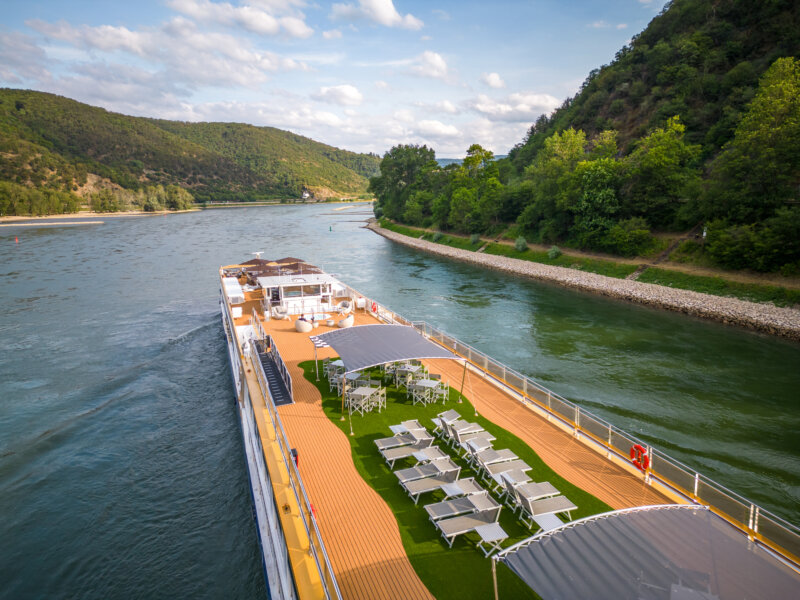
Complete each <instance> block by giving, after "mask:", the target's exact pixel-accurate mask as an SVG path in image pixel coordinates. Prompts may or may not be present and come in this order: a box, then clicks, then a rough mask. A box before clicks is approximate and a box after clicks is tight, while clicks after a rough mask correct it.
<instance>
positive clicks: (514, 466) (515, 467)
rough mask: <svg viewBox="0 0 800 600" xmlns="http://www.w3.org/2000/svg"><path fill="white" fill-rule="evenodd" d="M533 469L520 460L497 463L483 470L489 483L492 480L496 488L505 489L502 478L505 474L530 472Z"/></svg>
mask: <svg viewBox="0 0 800 600" xmlns="http://www.w3.org/2000/svg"><path fill="white" fill-rule="evenodd" d="M532 468H533V467H531V466H530V465H529V464H528V463H526V462H525V461H523V460H520V459H517V460H509V461H506V462H501V463H495V464H493V465H488V466H487V467H486V468H485V469H483V472H484V479H485V480H487V481H488V480H489V479H492V480H493V481H494V483H495V488H496V489H501V488H502V487H503V478H502V476H501V475H502V474H503V473H505V472H506V471H523V472H524V471H530V470H531V469H532Z"/></svg>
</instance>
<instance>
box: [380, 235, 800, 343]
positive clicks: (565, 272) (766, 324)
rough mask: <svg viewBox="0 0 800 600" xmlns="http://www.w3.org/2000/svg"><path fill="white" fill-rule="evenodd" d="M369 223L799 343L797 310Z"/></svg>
mask: <svg viewBox="0 0 800 600" xmlns="http://www.w3.org/2000/svg"><path fill="white" fill-rule="evenodd" d="M367 227H368V228H369V229H371V230H372V231H373V232H375V233H377V234H378V235H381V236H383V237H385V238H387V239H389V240H392V241H394V242H397V243H399V244H403V245H404V246H409V247H412V248H416V249H419V250H423V251H425V252H430V253H432V254H438V255H439V256H445V257H448V258H452V259H455V260H460V261H463V262H469V263H472V264H476V265H480V266H483V267H487V268H490V269H495V270H498V271H504V272H506V273H512V274H515V275H521V276H523V277H531V278H534V279H541V280H544V281H550V282H553V283H557V284H559V285H563V286H566V287H571V288H575V289H579V290H582V291H586V292H591V293H595V294H601V295H603V296H608V297H612V298H618V299H621V300H627V301H630V302H636V303H638V304H645V305H648V306H654V307H657V308H664V309H667V310H672V311H676V312H682V313H685V314H689V315H694V316H697V317H701V318H705V319H713V320H715V321H720V322H722V323H727V324H733V325H738V326H741V327H747V328H749V329H754V330H756V331H761V332H764V333H769V334H771V335H778V336H781V337H785V338H788V339H792V340H795V341H800V310H797V309H793V308H779V307H776V306H773V305H771V304H758V303H755V302H746V301H744V300H739V299H736V298H726V297H722V296H712V295H710V294H703V293H700V292H693V291H689V290H681V289H675V288H670V287H665V286H660V285H654V284H650V283H642V282H639V281H632V280H628V279H615V278H612V277H606V276H603V275H597V274H595V273H586V272H584V271H578V270H575V269H568V268H565V267H556V266H551V265H544V264H541V263H535V262H530V261H525V260H520V259H516V258H509V257H505V256H499V255H493V254H485V253H479V252H473V251H470V250H462V249H459V248H453V247H450V246H444V245H442V244H436V243H433V242H428V241H425V240H420V239H414V238H410V237H408V236H405V235H401V234H399V233H395V232H393V231H389V230H387V229H384V228H382V227H380V225H379V224H378V223H377V222H371V223H369V225H368V226H367Z"/></svg>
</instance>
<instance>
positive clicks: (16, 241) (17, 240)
mask: <svg viewBox="0 0 800 600" xmlns="http://www.w3.org/2000/svg"><path fill="white" fill-rule="evenodd" d="M14 243H15V244H19V238H18V237H17V236H14Z"/></svg>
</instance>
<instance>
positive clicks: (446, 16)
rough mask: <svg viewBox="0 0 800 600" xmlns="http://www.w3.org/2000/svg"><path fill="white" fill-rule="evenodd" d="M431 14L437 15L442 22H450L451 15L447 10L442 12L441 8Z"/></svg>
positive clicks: (435, 9)
mask: <svg viewBox="0 0 800 600" xmlns="http://www.w3.org/2000/svg"><path fill="white" fill-rule="evenodd" d="M431 12H432V13H433V14H435V15H436V16H437V17H439V18H440V19H441V20H442V21H449V20H450V13H448V12H447V11H446V10H442V9H441V8H434V9H433V10H432V11H431Z"/></svg>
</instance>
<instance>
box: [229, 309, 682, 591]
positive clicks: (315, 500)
mask: <svg viewBox="0 0 800 600" xmlns="http://www.w3.org/2000/svg"><path fill="white" fill-rule="evenodd" d="M257 306H258V302H257V300H256V299H255V298H251V299H249V300H248V302H246V303H245V305H244V308H245V310H244V311H243V316H242V317H241V320H237V321H238V322H237V325H239V324H241V325H244V324H246V323H249V322H250V320H249V317H247V314H248V313H252V309H253V308H257ZM356 313H357V314H356V315H355V325H367V324H376V323H378V322H379V321H378V320H377V319H376V318H375V317H374V316H373V315H372V314H371V313H369V312H368V311H356ZM261 324H262V326H263V328H264V330H265V331H266V333H267V334H268V335H270V336H271V337H272V339H273V341H274V343H275V345H276V347H277V348H278V350H279V352H280V354H281V356H282V358H283V360H284V361H285V363H286V365H287V367H288V369H289V371H290V374H291V376H292V381H293V385H294V400H295V402H294V404H292V405H289V406H282V407H279V409H278V412H279V414H280V416H281V420H282V422H283V425H284V427H285V429H286V433H287V435H288V437H289V439H290V440H291V443H292V444H293V445H294V447H295V448H296V449H297V451H298V455H299V470H300V473H301V476H302V478H303V481H304V484H305V486H306V489H307V490H308V493H309V497H310V498H311V502H312V504H313V506H314V512H315V516H316V518H317V521H318V523H319V526H320V529H321V532H322V535H323V539H324V541H325V545H326V548H327V551H328V554H329V556H330V559H331V563H332V566H333V570H334V572H335V574H336V577H337V580H338V583H339V586H340V589H341V591H342V596H343V597H344V598H364V599H368V598H397V597H398V594H399V593H400V594H401V595H402V597H404V598H431V597H432V595H431V592H430V591H429V590H428V589H427V587H426V585H425V583H424V582H423V581H422V580H421V578H420V577H419V576H418V575H417V572H416V571H415V569H414V567H413V566H412V562H411V561H410V559H409V556H408V553H407V551H406V549H405V548H404V546H403V539H402V536H401V534H400V532H399V530H398V521H397V517H396V516H395V514H394V513H393V511H392V509H391V507H390V506H389V505H387V503H386V502H385V501H384V500H383V499H382V497H381V495H379V494H378V493H377V492H376V491H375V490H374V489H373V488H372V487H371V486H370V485H369V484H368V483H367V482H366V481H365V479H364V478H363V477H362V475H361V474H360V473H359V471H358V469H357V467H356V465H355V464H354V459H353V455H352V453H353V448H352V447H351V443H350V439H348V437H349V436H348V435H347V434H346V432H345V431H343V430H342V428H341V427H340V426H339V424H340V423H338V419H335V418H330V415H327V414H326V412H325V410H324V409H323V405H322V396H321V393H320V390H319V389H318V388H317V386H315V385H314V382H313V381H309V380H308V379H306V377H305V376H304V370H303V368H302V367H301V366H300V365H301V363H304V362H306V361H313V359H314V346H313V344H312V343H311V342H310V341H309V339H308V338H309V335H319V334H321V333H325V332H327V331H331V330H332V329H335V328H330V327H326V326H325V324H324V323H322V324H320V326H319V327H318V328H317V329H315V330H314V331H313V333H312V334H307V333H298V332H297V331H295V327H294V324H293V322H292V321H291V320H275V319H272V320H269V321H262V322H261ZM335 356H336V353H335V352H334V350H333V349H331V348H321V349H318V350H317V357H318V359H319V364H320V367H321V365H322V360H323V359H324V358H332V357H335ZM423 363H424V364H426V366H427V367H428V369H429V370H430V372H432V373H439V374H441V375H442V379H443V380H444V381H446V382H447V383H449V385H450V386H451V388H453V389H459V387H460V386H461V384H462V379H464V380H465V384H464V396H465V397H466V399H467V400H469V401H470V402H471V403H472V406H474V410H475V411H477V413H478V414H480V415H481V416H482V417H484V418H486V419H488V420H489V421H491V422H492V423H494V424H496V425H497V426H499V427H500V428H502V429H505V430H506V431H508V432H510V433H512V434H513V435H515V436H517V437H518V438H519V439H520V440H522V441H523V442H524V443H525V444H527V445H528V446H529V447H530V449H532V450H533V451H534V452H535V453H536V454H538V455H539V457H541V458H542V459H543V460H544V461H545V462H546V463H547V464H548V465H549V466H550V467H551V468H552V469H553V470H554V471H556V472H557V473H558V474H559V475H560V476H561V477H563V478H564V479H566V480H568V481H570V482H572V483H573V484H574V485H576V486H577V487H580V488H582V489H583V490H585V491H586V492H588V493H589V494H591V495H593V496H595V497H596V498H598V499H599V500H600V501H601V502H602V503H604V504H605V505H608V506H610V507H612V508H614V509H618V508H627V507H633V506H640V505H652V504H664V503H665V502H669V501H670V500H668V499H667V498H665V496H663V495H662V494H660V493H658V492H657V491H655V490H654V489H653V488H652V487H651V486H649V485H647V484H646V483H644V481H643V480H642V478H641V477H637V476H635V475H634V474H632V473H630V472H629V471H628V470H626V469H624V468H623V467H621V466H618V465H615V464H614V463H612V462H611V461H609V460H607V459H606V458H605V457H604V456H602V455H601V454H599V453H597V452H596V451H593V450H591V449H589V448H587V447H586V445H585V444H584V443H582V442H581V441H579V440H577V439H576V438H575V437H574V436H573V435H570V434H569V433H567V432H566V431H564V430H562V429H561V428H560V427H559V426H558V425H556V424H555V423H553V422H551V421H548V420H547V419H545V418H543V417H542V416H540V415H539V414H537V413H536V412H535V411H533V410H531V409H530V408H529V407H526V406H525V405H524V404H522V403H521V402H520V401H519V400H518V399H516V398H514V397H513V396H512V394H511V393H509V392H507V391H504V390H502V389H500V388H498V387H497V386H496V385H494V384H492V383H491V382H490V381H487V380H486V379H484V378H482V377H479V376H477V375H476V374H475V373H472V372H468V373H467V375H466V377H464V368H463V366H462V363H461V362H456V361H452V360H429V361H423ZM320 379H321V380H322V382H323V383H325V380H324V375H323V374H320ZM466 406H467V405H466V404H463V405H461V404H456V403H454V402H452V401H451V402H448V403H447V406H446V407H442V405H441V404H438V405H437V410H438V411H439V412H441V411H444V410H446V409H449V408H455V409H456V410H458V411H459V412H462V413H463V416H464V418H466V419H467V420H473V417H474V416H475V412H472V409H470V410H464V407H466ZM408 410H410V411H411V412H412V413H413V412H414V408H413V407H408ZM362 419H363V418H362V417H361V416H359V415H353V417H352V427H353V429H354V430H355V433H356V436H355V437H357V438H358V434H359V428H360V424H361V422H362ZM398 422H399V421H398ZM423 424H425V425H426V427H428V429H429V431H430V430H431V429H432V428H433V426H432V424H431V422H430V420H429V419H428V420H427V422H424V423H423ZM348 425H349V422H348ZM383 435H385V436H389V435H391V432H390V431H389V430H388V429H387V430H386V431H384V432H383ZM360 445H361V446H362V447H361V449H360V450H356V452H359V451H364V452H371V453H374V455H375V456H377V457H379V455H378V452H377V450H376V448H375V447H374V445H372V444H371V443H369V444H368V445H367V447H366V448H364V447H363V446H364V444H360ZM370 446H371V447H370ZM380 468H381V469H383V470H387V469H388V467H386V465H385V463H382V464H381V467H380ZM395 485H397V484H396V482H395ZM397 487H398V489H399V486H397ZM430 501H433V500H430ZM410 503H411V502H410V500H409V504H410ZM424 503H425V502H423V501H421V502H420V503H419V505H418V506H415V507H414V509H415V510H417V511H419V512H421V513H422V514H424V510H423V508H422V505H423V504H424ZM504 510H506V509H504ZM428 525H429V527H430V532H429V533H430V535H431V537H433V538H436V539H437V540H440V539H441V538H438V537H437V536H438V532H437V531H436V529H435V528H434V526H433V525H432V524H430V523H429V524H428ZM518 539H519V538H517V541H518ZM442 544H443V543H442ZM442 548H443V551H445V552H446V551H449V552H453V557H454V559H455V558H456V557H457V556H458V555H459V554H458V553H457V550H458V549H459V548H460V549H461V552H463V550H464V549H466V550H467V551H470V552H473V553H474V554H475V556H480V557H481V558H482V556H481V555H480V554H478V551H477V549H475V546H474V544H471V543H469V542H465V541H463V540H460V541H458V542H457V544H456V549H452V550H450V549H448V548H447V547H446V546H444V545H442ZM484 578H485V580H486V582H487V583H489V582H490V578H491V575H490V572H489V567H488V561H487V566H486V568H485V573H484Z"/></svg>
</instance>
